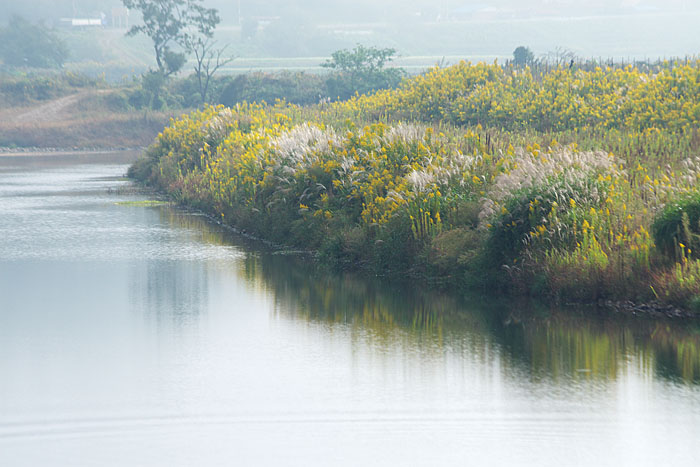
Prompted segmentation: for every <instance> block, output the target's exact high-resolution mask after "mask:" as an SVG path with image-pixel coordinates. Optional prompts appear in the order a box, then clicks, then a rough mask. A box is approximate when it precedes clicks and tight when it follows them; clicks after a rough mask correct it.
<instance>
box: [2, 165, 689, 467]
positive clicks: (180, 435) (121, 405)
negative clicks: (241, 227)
mask: <svg viewBox="0 0 700 467" xmlns="http://www.w3.org/2000/svg"><path fill="white" fill-rule="evenodd" d="M134 157H135V154H133V153H128V152H122V153H112V154H109V153H105V154H63V155H50V156H31V157H29V156H2V157H0V465H2V466H3V467H14V466H219V465H221V466H232V465H235V466H248V465H250V466H257V465H285V466H286V465H295V466H312V465H318V466H329V465H348V466H361V465H362V466H364V465H401V466H404V465H405V466H409V465H410V466H414V465H415V466H419V465H420V466H423V465H424V466H432V465H537V466H550V465H551V466H561V465H595V466H601V465H610V466H613V465H614V466H620V465H635V466H640V465H674V466H681V465H688V466H691V465H692V466H696V465H698V464H699V463H700V325H698V324H697V323H688V322H685V323H684V322H671V321H664V320H649V319H645V318H640V317H624V316H614V315H610V314H605V313H600V312H598V311H596V310H594V309H573V308H567V309H563V310H557V309H551V308H544V307H533V306H525V305H523V304H520V303H513V302H507V301H494V300H493V299H491V300H486V299H484V298H480V297H473V298H461V297H454V296H449V295H445V294H437V293H431V292H428V291H425V290H423V291H421V290H418V288H417V287H416V286H415V284H414V285H413V286H412V287H402V286H400V285H396V284H387V283H384V282H382V281H380V280H377V279H371V278H370V279H367V278H364V279H363V278H361V277H357V276H354V275H335V274H331V273H329V272H328V271H325V270H322V269H320V268H318V267H316V266H314V265H313V264H310V263H309V262H308V261H304V260H303V259H300V258H298V257H296V256H293V255H284V254H279V253H278V252H275V251H273V250H270V249H268V248H266V247H265V246H264V245H261V244H258V243H256V242H253V241H250V240H247V239H245V238H241V237H238V236H236V235H234V234H232V233H230V232H228V231H227V230H225V229H223V228H222V227H220V226H218V225H215V224H212V223H210V222H208V221H207V219H206V218H204V217H202V216H199V215H196V214H193V213H188V212H185V211H182V210H180V209H178V208H174V207H171V206H168V205H149V204H147V203H142V202H140V201H144V200H147V199H149V196H148V195H147V194H144V193H143V192H142V191H140V190H139V189H137V188H136V187H135V186H134V185H133V184H132V183H131V182H130V181H128V180H125V179H124V178H123V175H124V174H125V172H126V169H127V167H128V164H129V163H130V162H131V161H132V160H133V159H134Z"/></svg>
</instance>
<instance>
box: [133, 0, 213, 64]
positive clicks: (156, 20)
mask: <svg viewBox="0 0 700 467" xmlns="http://www.w3.org/2000/svg"><path fill="white" fill-rule="evenodd" d="M122 3H123V4H124V6H125V7H127V8H131V9H134V10H138V11H139V12H140V13H141V16H142V17H143V24H140V25H136V26H133V27H132V28H131V29H129V31H128V32H127V35H130V36H133V35H136V34H139V33H143V34H146V35H147V36H148V37H150V38H151V40H152V41H153V50H154V52H155V54H156V63H157V65H158V72H160V73H161V74H162V75H163V76H169V75H171V74H173V73H177V72H178V71H179V70H180V69H181V68H182V66H183V65H184V64H185V59H186V54H187V52H188V50H187V48H188V45H189V44H191V43H193V42H194V40H193V37H195V36H199V37H204V38H211V37H212V36H213V35H214V28H216V25H217V24H219V22H220V21H221V18H219V14H218V12H217V10H216V9H214V8H205V7H204V6H203V5H202V4H201V3H202V0H122Z"/></svg>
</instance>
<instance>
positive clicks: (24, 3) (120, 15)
mask: <svg viewBox="0 0 700 467" xmlns="http://www.w3.org/2000/svg"><path fill="white" fill-rule="evenodd" d="M2 3H3V6H2V8H1V9H0V24H7V22H8V21H9V20H10V19H11V18H12V16H13V15H19V16H21V17H23V18H26V19H27V20H29V21H31V22H33V23H40V24H43V25H46V26H48V27H51V28H53V29H54V30H55V31H56V33H57V34H58V35H59V37H61V38H62V39H63V40H64V41H65V43H66V45H67V48H68V52H69V53H68V59H67V61H66V63H65V64H64V68H66V69H68V70H74V71H78V72H83V73H87V74H95V73H97V72H103V73H104V72H105V70H106V73H107V74H108V75H109V77H111V78H112V79H117V78H122V77H127V76H134V75H137V74H139V73H142V72H143V71H144V70H146V69H148V68H149V67H150V66H152V61H153V57H152V53H151V43H150V42H149V40H148V38H146V37H145V36H143V35H141V36H137V37H125V35H124V33H125V32H126V29H127V27H128V26H131V25H133V24H135V23H138V22H139V20H140V18H139V16H138V13H137V12H135V11H131V12H128V14H127V12H126V10H125V9H124V8H123V5H122V3H121V1H119V0H3V1H2ZM203 4H204V5H205V6H207V7H211V8H216V9H218V10H219V14H220V17H221V24H220V25H219V26H218V27H217V29H216V39H217V41H218V43H219V44H229V47H228V49H227V50H228V53H229V54H230V55H232V56H235V57H236V60H234V61H233V62H231V63H230V64H229V65H227V67H226V69H224V70H222V71H223V72H224V73H237V72H243V71H251V70H266V71H270V70H277V69H290V70H315V71H321V69H320V68H319V65H320V63H321V62H322V61H323V60H324V59H325V58H326V57H328V56H329V55H330V54H331V53H332V52H333V51H335V50H338V49H343V48H351V47H353V46H355V45H356V44H363V45H368V46H376V47H391V48H394V49H396V51H397V55H398V59H397V60H396V61H395V62H394V65H396V66H401V67H403V68H405V69H406V70H408V71H409V72H411V71H413V72H417V71H420V70H422V69H424V68H426V67H428V66H431V65H434V64H435V63H436V62H438V61H439V62H441V63H443V64H450V63H456V62H457V61H459V60H460V59H467V60H472V61H493V60H499V62H503V61H505V60H507V59H510V58H512V53H513V50H514V49H515V48H516V47H518V46H526V47H528V48H529V49H531V50H532V51H533V52H534V54H535V55H536V56H544V55H546V54H551V53H552V52H553V51H557V50H560V51H561V50H566V51H570V52H572V53H573V54H575V55H576V56H577V57H581V58H582V59H586V58H596V59H599V58H600V59H604V60H607V59H614V60H645V59H649V60H654V59H657V58H670V57H686V56H694V55H696V54H697V53H698V50H700V34H699V33H698V31H697V24H700V1H698V0H665V1H662V0H608V1H603V0H588V1H575V0H518V1H516V0H490V1H487V0H433V1H431V0H404V1H399V0H380V1H376V0H374V1H372V0H352V1H350V0H341V1H333V2H329V1H327V0H205V1H204V3H203Z"/></svg>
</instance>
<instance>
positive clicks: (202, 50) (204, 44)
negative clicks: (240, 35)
mask: <svg viewBox="0 0 700 467" xmlns="http://www.w3.org/2000/svg"><path fill="white" fill-rule="evenodd" d="M188 48H189V49H190V50H191V51H192V53H193V54H194V57H195V66H194V72H195V74H196V75H197V83H198V85H199V97H200V99H201V101H202V102H201V103H202V104H204V103H205V102H206V101H207V94H208V93H209V85H210V83H211V78H212V77H213V76H214V74H215V73H216V72H217V71H219V69H220V68H221V67H223V66H226V65H227V64H229V63H231V62H232V61H233V60H234V59H235V57H225V56H224V53H225V52H226V49H227V48H228V44H227V45H225V46H223V47H220V48H217V47H216V41H215V40H213V39H211V38H210V37H207V36H204V37H199V38H197V39H196V40H193V41H191V42H190V44H189V45H188Z"/></svg>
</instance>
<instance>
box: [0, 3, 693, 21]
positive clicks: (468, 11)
mask: <svg viewBox="0 0 700 467" xmlns="http://www.w3.org/2000/svg"><path fill="white" fill-rule="evenodd" d="M0 3H2V8H0V19H6V18H7V17H9V16H10V15H11V14H13V13H17V14H20V15H24V16H27V17H31V18H33V19H39V18H43V19H45V20H51V19H53V18H56V17H61V16H67V15H68V16H70V15H72V14H73V12H75V14H76V15H90V14H95V13H97V12H100V11H104V12H105V13H107V14H109V12H110V10H111V8H112V7H115V6H121V1H119V0H0ZM204 5H207V6H211V7H214V8H217V9H219V11H220V12H221V16H222V19H223V20H224V22H234V21H237V16H238V12H239V11H240V12H241V13H242V15H243V16H247V15H257V16H271V15H288V14H293V13H296V14H299V13H302V14H304V15H307V16H308V17H310V18H314V19H315V20H320V21H333V22H338V21H341V22H342V21H344V20H353V21H357V20H365V21H391V20H396V19H399V18H401V17H404V16H405V15H406V14H409V15H416V14H420V15H421V16H423V18H424V19H426V20H430V19H437V18H438V17H440V16H442V17H443V19H445V18H449V17H453V18H457V19H465V18H468V17H469V16H470V15H473V14H474V15H476V14H478V13H479V12H481V13H482V16H484V15H485V14H486V13H489V12H490V14H492V15H498V14H499V12H500V14H512V15H515V16H517V17H526V16H530V15H536V16H541V15H547V16H570V15H576V16H580V15H585V14H592V15H619V14H654V13H664V12H673V11H682V10H687V11H698V10H700V0H332V1H331V0H204Z"/></svg>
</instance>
